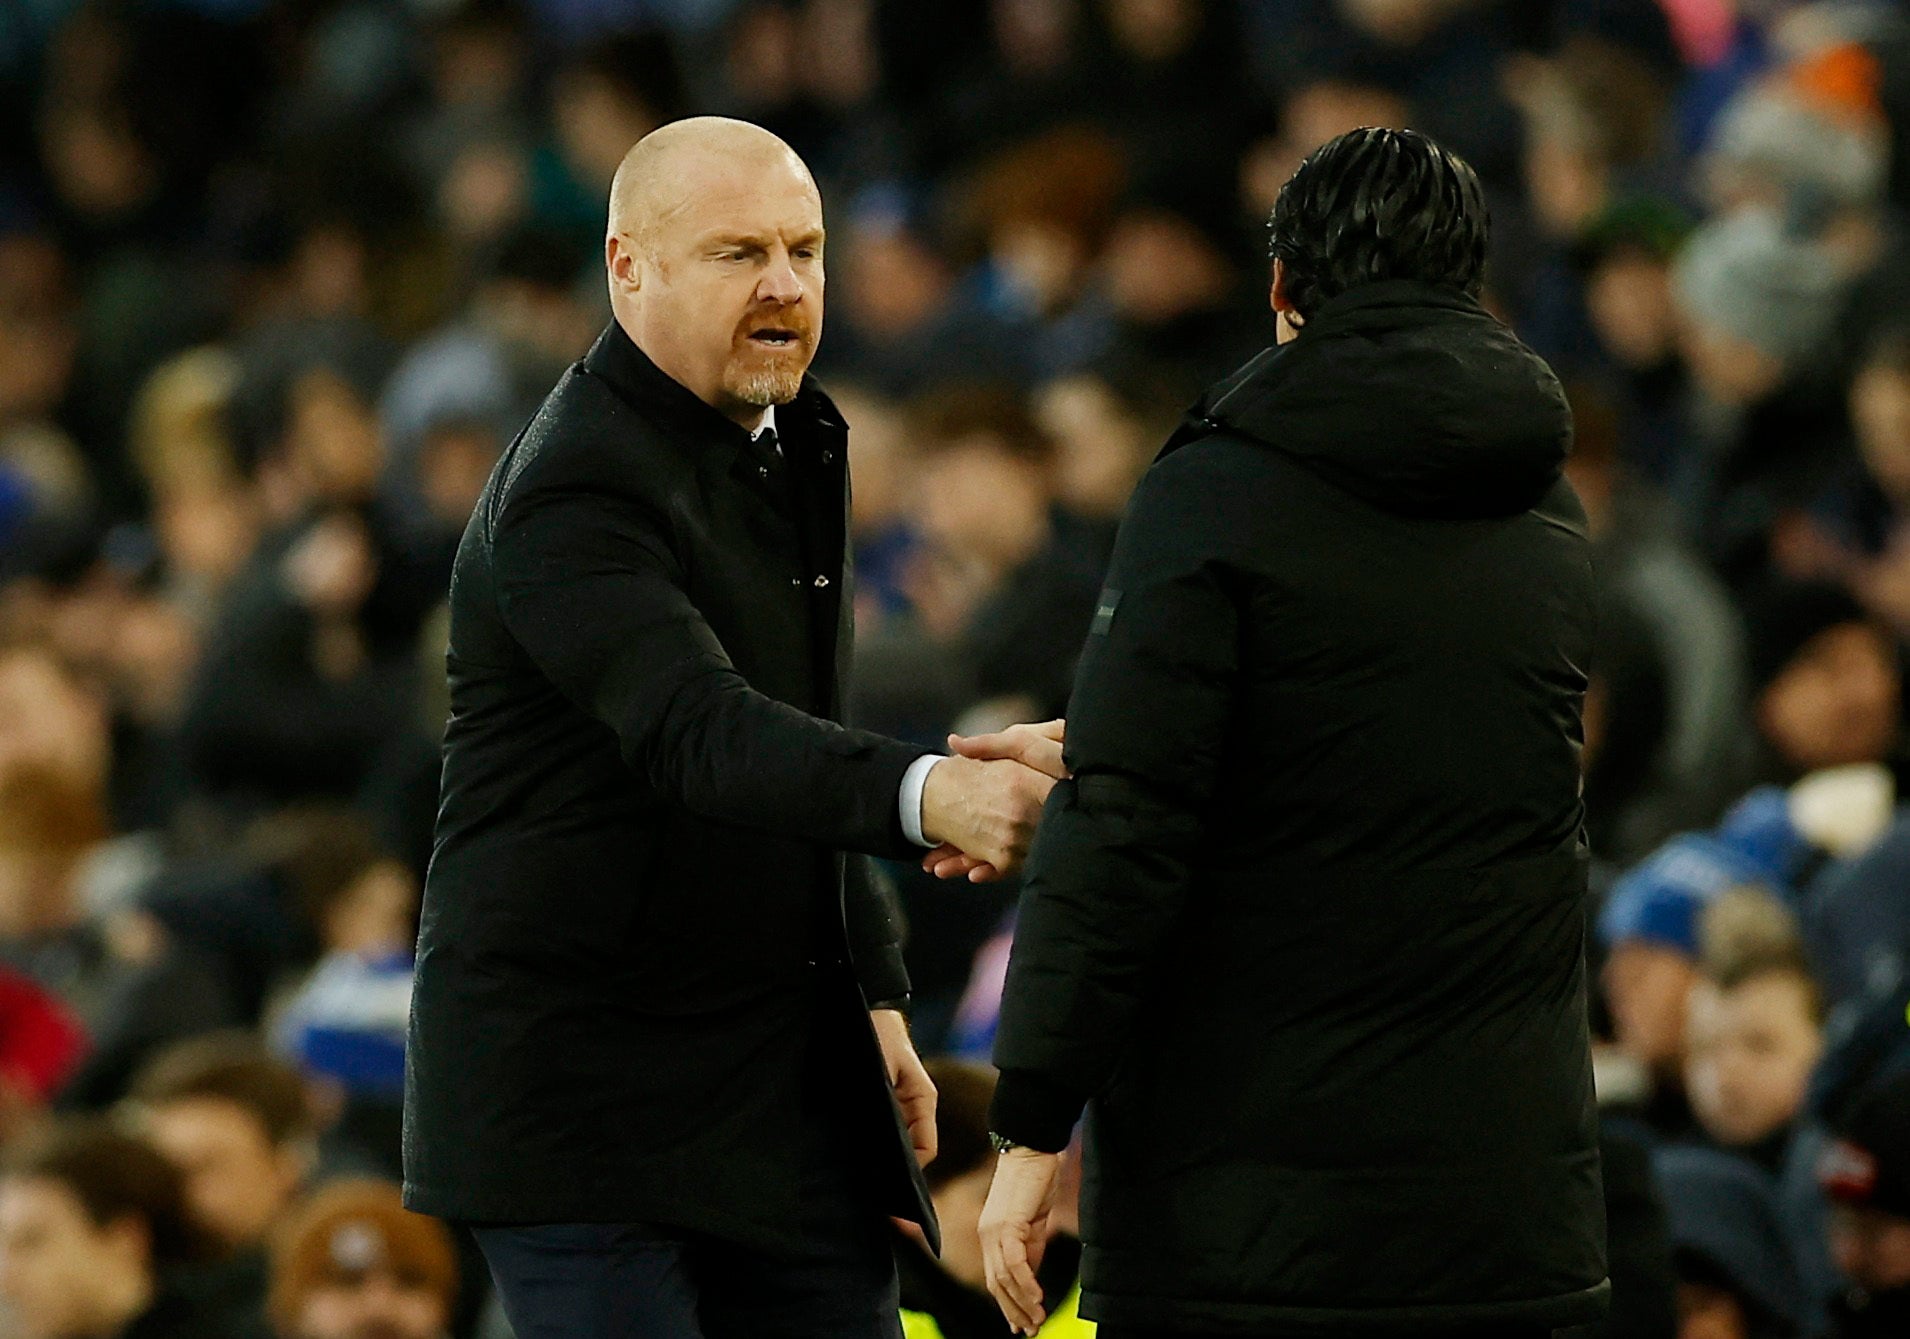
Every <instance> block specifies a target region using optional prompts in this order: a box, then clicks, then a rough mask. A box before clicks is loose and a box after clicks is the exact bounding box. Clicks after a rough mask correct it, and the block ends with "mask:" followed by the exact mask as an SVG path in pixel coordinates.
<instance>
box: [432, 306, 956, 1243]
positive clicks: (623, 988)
mask: <svg viewBox="0 0 1910 1339" xmlns="http://www.w3.org/2000/svg"><path fill="white" fill-rule="evenodd" d="M777 426H778V431H779V434H780V437H781V441H782V445H783V453H782V455H781V457H778V456H777V455H776V454H775V453H773V452H772V451H769V450H767V449H765V448H763V447H762V445H761V444H759V443H754V442H752V441H751V440H750V437H749V434H748V433H746V432H745V431H744V430H743V429H742V428H740V427H738V426H737V425H736V424H735V423H733V422H731V421H729V420H728V419H726V418H724V417H723V416H722V415H720V414H718V413H717V412H716V411H715V410H713V409H711V408H710V407H709V406H707V405H705V404H704V403H703V402H702V401H700V400H698V399H697V398H696V397H695V396H694V395H692V394H691V393H690V392H689V391H688V390H686V389H685V388H684V387H683V386H681V385H679V384H678V383H677V382H675V381H673V380H671V379H670V378H669V377H668V376H666V375H665V374H664V373H663V372H661V371H660V370H658V368H657V367H656V366H655V365H654V364H652V363H651V362H650V361H649V360H648V359H647V358H646V357H645V356H644V355H643V354H642V353H641V352H640V351H639V350H638V349H637V348H636V346H635V345H634V344H633V343H631V341H630V340H629V338H628V337H627V336H626V335H625V334H624V333H623V331H622V330H621V329H620V328H619V327H617V326H616V325H614V324H613V325H612V326H611V327H610V328H609V329H608V330H606V331H605V332H604V334H603V335H602V337H600V338H599V339H598V341H597V343H596V344H595V346H594V347H593V348H592V349H591V351H590V353H589V354H588V355H587V356H586V357H585V358H584V359H583V361H582V362H580V363H578V364H577V365H576V366H574V367H572V368H571V369H570V370H569V371H568V372H567V373H566V374H565V375H564V377H563V379H562V380H561V381H560V382H559V383H558V385H557V387H556V389H555V390H553V391H552V392H551V394H550V396H549V398H548V399H547V400H546V401H545V402H544V404H543V407H542V408H541V409H540V410H539V411H538V413H537V415H536V416H535V417H534V418H533V419H532V420H531V422H530V423H529V425H528V426H526V427H525V429H524V431H523V432H522V433H521V434H520V435H519V437H518V438H517V440H516V441H515V442H513V443H512V444H511V446H510V448H509V449H508V450H507V451H506V452H505V453H504V455H503V457H502V458H501V459H500V460H499V462H498V465H497V468H496V470H495V471H494V472H493V474H492V476H491V480H490V482H489V484H488V485H487V486H486V488H485V490H484V494H483V497H482V499H481V500H480V502H479V503H478V506H477V509H476V512H475V514H474V515H473V516H472V518H471V522H470V525H469V527H468V528H467V530H466V532H465V535H464V540H463V543H462V545H461V546H460V548H459V551H458V558H457V565H456V569H455V572H454V575H453V577H452V583H451V645H450V654H449V660H448V666H449V672H450V680H451V720H450V724H449V727H448V729H447V731H446V735H445V742H444V782H443V796H442V802H441V806H440V810H439V815H438V827H437V840H436V846H435V850H434V853H433V857H432V862H431V869H430V874H429V876H428V878H427V880H426V886H425V895H424V915H423V924H422V929H421V932H420V936H419V944H418V970H417V985H416V990H415V995H414V999H413V1006H412V1023H411V1037H410V1046H409V1048H408V1052H407V1075H406V1094H405V1099H406V1100H405V1175H406V1200H407V1203H409V1204H410V1205H411V1206H412V1207H413V1208H415V1209H419V1210H422V1211H425V1212H429V1213H434V1214H438V1215H440V1216H443V1217H447V1218H455V1219H462V1220H466V1221H472V1222H507V1221H508V1222H562V1221H600V1222H602V1221H610V1222H649V1223H663V1224H669V1225H673V1226H680V1227H685V1228H690V1229H695V1230H701V1231H708V1232H713V1233H717V1234H720V1235H723V1236H725V1237H727V1238H730V1239H733V1240H737V1241H743V1242H755V1243H763V1244H771V1243H775V1242H778V1241H783V1240H787V1239H788V1238H789V1236H790V1234H791V1233H793V1231H794V1223H795V1218H796V1197H797V1174H798V1164H799V1157H798V1135H799V1130H798V1125H799V1121H798V1119H797V1112H798V1111H799V1110H800V1109H801V1107H800V1103H801V1102H802V1101H803V1100H804V1092H805V1083H807V1084H808V1089H809V1091H810V1092H811V1093H812V1094H813V1092H814V1091H815V1090H816V1089H817V1088H818V1087H825V1088H826V1089H827V1090H828V1092H829V1093H830V1094H831V1095H832V1098H833V1101H832V1103H831V1105H832V1106H833V1108H834V1112H833V1116H834V1118H835V1119H838V1120H839V1121H840V1124H841V1130H842V1139H843V1142H844V1146H845V1147H846V1148H848V1149H850V1150H851V1152H852V1155H853V1157H854V1159H855V1160H856V1161H857V1162H859V1163H860V1165H861V1169H862V1170H863V1171H864V1172H866V1173H867V1176H868V1178H869V1179H870V1180H871V1182H872V1183H873V1184H874V1185H875V1186H876V1187H877V1188H878V1192H879V1194H880V1196H881V1198H882V1201H883V1207H884V1208H886V1209H887V1210H888V1211H889V1212H891V1213H897V1214H902V1215H905V1216H908V1217H912V1218H916V1219H918V1220H923V1221H932V1215H931V1214H930V1213H929V1212H928V1210H927V1208H926V1195H925V1193H923V1191H922V1189H921V1182H920V1173H919V1171H918V1170H917V1169H916V1168H915V1163H914V1158H913V1156H912V1154H910V1153H909V1151H908V1148H907V1141H906V1136H905V1135H904V1134H903V1133H902V1132H901V1130H900V1126H899V1121H898V1118H897V1116H896V1113H895V1104H894V1102H893V1099H892V1098H891V1097H890V1096H889V1095H888V1084H887V1079H886V1075H885V1074H884V1072H883V1069H882V1065H881V1059H880V1051H879V1048H878V1047H877V1045H876V1042H875V1039H874V1034H873V1031H872V1029H871V1028H870V1025H869V1020H868V1015H867V1011H866V1002H865V1001H867V1000H877V1001H880V1000H884V999H889V998H892V997H895V996H899V995H902V994H905V993H906V992H907V989H908V978H907V976H906V974H905V972H904V970H903V967H902V959H901V953H900V949H899V946H898V938H897V930H896V926H895V924H894V922H893V920H892V918H891V916H890V914H889V912H888V910H887V905H886V904H885V903H884V902H883V901H882V899H881V898H880V897H879V896H878V893H877V890H876V887H875V885H874V882H873V876H872V873H871V871H870V869H869V866H868V861H867V860H866V859H865V858H863V857H862V856H855V857H852V858H850V859H848V860H847V861H846V862H845V858H844V856H843V854H842V853H843V851H844V850H848V851H856V852H867V853H872V854H877V855H893V856H902V855H905V854H908V853H909V852H910V851H911V850H912V849H913V848H912V847H910V845H909V844H908V842H907V841H906V840H905V838H904V837H903V835H902V831H901V822H900V815H899V812H898V806H897V794H898V790H899V787H900V784H901V779H902V774H903V772H904V771H906V770H907V768H908V766H909V764H910V763H911V762H912V761H913V760H914V759H915V757H916V756H917V755H918V753H919V750H917V749H915V748H912V747H910V746H908V745H905V744H901V743H898V742H896V741H894V740H890V739H885V738H882V737H880V736H877V735H871V734H865V733H861V732H858V731H854V730H849V729H845V728H844V727H843V726H841V725H839V724H837V723H836V722H835V721H834V720H832V719H831V718H832V717H834V716H836V715H838V714H839V713H840V710H841V704H842V701H843V695H844V694H843V687H844V685H843V674H844V669H845V667H846V666H847V664H848V661H849V652H850V640H851V617H852V609H853V604H852V600H851V599H850V592H849V585H850V571H849V567H848V560H847V547H846V542H845V536H846V530H847V526H846V516H847V502H848V476H847V469H846V462H845V459H844V453H845V446H846V441H847V429H846V428H845V427H844V425H843V423H842V421H841V419H840V417H839V416H838V415H837V413H836V411H835V408H834V406H833V405H831V404H830V402H829V400H828V398H827V397H826V396H824V395H823V394H822V393H821V392H820V391H819V390H817V389H816V388H815V387H814V386H813V385H812V384H806V385H805V386H804V388H803V391H802V393H801V394H800V395H799V396H798V397H797V399H796V400H794V401H793V402H791V403H790V404H788V405H785V406H782V407H781V408H779V410H778V411H777ZM845 873H846V876H847V877H845ZM824 1075H827V1078H826V1080H825V1079H823V1078H822V1077H821V1076H824Z"/></svg>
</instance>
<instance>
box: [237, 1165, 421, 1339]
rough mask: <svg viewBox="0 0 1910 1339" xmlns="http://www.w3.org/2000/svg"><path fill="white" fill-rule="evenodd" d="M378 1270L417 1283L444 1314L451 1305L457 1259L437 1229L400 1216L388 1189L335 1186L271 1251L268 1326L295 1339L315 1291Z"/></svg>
mask: <svg viewBox="0 0 1910 1339" xmlns="http://www.w3.org/2000/svg"><path fill="white" fill-rule="evenodd" d="M378 1269H385V1270H390V1271H391V1272H393V1273H395V1274H398V1275H399V1276H401V1277H404V1278H408V1279H412V1280H416V1281H418V1282H421V1283H423V1284H424V1285H425V1286H426V1287H428V1288H429V1289H430V1290H431V1291H432V1292H434V1293H436V1294H437V1295H438V1297H439V1298H441V1299H442V1300H443V1302H444V1306H445V1311H446V1313H447V1314H449V1312H450V1310H451V1308H452V1306H453V1305H454V1304H455V1303H456V1301H457V1294H458V1262H457V1254H456V1251H455V1249H454V1248H453V1246H452V1243H451V1234H450V1233H449V1232H448V1231H447V1230H446V1229H445V1226H444V1224H442V1223H440V1222H438V1221H437V1220H436V1219H434V1218H426V1217H425V1216H424V1215H422V1214H415V1213H412V1212H411V1211H410V1210H408V1209H406V1208H405V1207H404V1203H403V1200H402V1198H401V1197H400V1195H399V1191H398V1187H397V1186H395V1185H392V1184H391V1183H390V1182H388V1181H377V1180H370V1179H364V1180H358V1179H354V1180H345V1181H335V1182H333V1183H331V1184H330V1185H327V1186H325V1187H324V1188H322V1189H321V1190H319V1191H318V1192H317V1193H316V1194H314V1195H313V1196H312V1197H311V1198H310V1199H308V1200H307V1201H306V1202H305V1204H304V1205H303V1206H302V1207H301V1208H300V1209H299V1210H298V1211H297V1212H296V1213H295V1214H294V1215H293V1217H292V1219H291V1221H289V1222H288V1223H287V1224H286V1225H285V1228H284V1230H283V1231H282V1232H281V1233H280V1235H279V1237H278V1239H277V1241H276V1243H275V1244H274V1248H273V1252H272V1288H271V1295H270V1300H269V1310H270V1312H271V1315H272V1319H273V1321H274V1322H275V1323H276V1324H277V1326H278V1328H279V1330H280V1332H281V1333H285V1334H292V1333H296V1332H297V1321H298V1314H299V1312H300V1310H301V1309H302V1308H303V1307H304V1305H305V1301H306V1299H307V1298H308V1297H309V1296H310V1295H311V1294H312V1293H313V1292H314V1291H315V1290H317V1289H319V1288H322V1287H327V1286H334V1287H335V1286H340V1285H343V1286H350V1285H351V1284H353V1283H355V1282H356V1281H357V1280H359V1279H361V1278H363V1277H364V1276H365V1275H367V1274H369V1273H371V1272H372V1271H373V1270H378Z"/></svg>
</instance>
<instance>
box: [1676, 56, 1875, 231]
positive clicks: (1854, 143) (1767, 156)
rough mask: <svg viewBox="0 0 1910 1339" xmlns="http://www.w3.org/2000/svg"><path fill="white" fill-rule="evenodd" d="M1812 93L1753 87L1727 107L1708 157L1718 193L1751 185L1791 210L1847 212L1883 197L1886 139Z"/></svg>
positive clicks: (1709, 175)
mask: <svg viewBox="0 0 1910 1339" xmlns="http://www.w3.org/2000/svg"><path fill="white" fill-rule="evenodd" d="M1812 91H1813V90H1811V89H1810V88H1808V87H1797V86H1787V85H1785V84H1754V85H1752V86H1751V87H1749V88H1747V89H1745V90H1744V91H1743V92H1741V93H1739V94H1738V95H1737V96H1736V97H1735V98H1733V99H1732V100H1731V101H1730V102H1729V103H1728V104H1727V105H1726V106H1725V108H1724V111H1723V112H1722V113H1720V114H1719V116H1718V120H1717V123H1716V125H1715V126H1714V128H1713V129H1712V132H1711V141H1710V143H1709V144H1708V145H1707V146H1706V148H1705V153H1704V170H1705V174H1706V176H1707V178H1708V179H1709V181H1710V183H1711V185H1712V188H1713V189H1714V191H1721V192H1728V191H1729V190H1730V188H1731V186H1732V185H1733V184H1734V183H1737V182H1746V183H1752V184H1755V185H1761V186H1765V187H1767V188H1771V189H1774V190H1775V191H1776V192H1777V193H1778V194H1779V196H1781V198H1782V199H1783V201H1784V202H1785V204H1786V206H1787V207H1788V206H1793V205H1800V204H1801V205H1805V206H1819V207H1821V206H1829V207H1832V208H1836V207H1848V206H1853V205H1863V204H1869V203H1872V202H1874V201H1876V200H1878V199H1879V198H1880V197H1881V196H1882V194H1883V185H1884V176H1885V172H1886V170H1887V167H1888V161H1889V160H1888V151H1887V147H1886V144H1885V141H1884V138H1883V136H1882V135H1881V134H1879V133H1877V132H1876V130H1875V129H1874V128H1872V127H1871V126H1868V125H1865V124H1863V123H1861V122H1858V121H1856V120H1854V119H1853V118H1851V117H1850V116H1849V115H1848V114H1840V112H1841V109H1840V108H1834V107H1831V106H1827V105H1823V104H1821V103H1820V102H1819V101H1818V100H1817V99H1816V98H1814V97H1813V96H1811V93H1812Z"/></svg>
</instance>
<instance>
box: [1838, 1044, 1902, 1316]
mask: <svg viewBox="0 0 1910 1339" xmlns="http://www.w3.org/2000/svg"><path fill="white" fill-rule="evenodd" d="M1838 1136H1839V1138H1838V1140H1837V1142H1836V1143H1835V1144H1833V1145H1832V1146H1831V1147H1830V1149H1829V1151H1828V1152H1827V1153H1826V1154H1825V1156H1824V1160H1823V1162H1822V1164H1821V1165H1820V1168H1819V1174H1820V1177H1821V1179H1822V1181H1823V1186H1824V1191H1825V1193H1826V1194H1827V1195H1829V1196H1830V1198H1831V1200H1832V1203H1833V1209H1832V1219H1831V1233H1830V1244H1831V1252H1832V1254H1833V1256H1834V1257H1835V1258H1836V1261H1837V1265H1838V1267H1839V1268H1840V1269H1841V1270H1842V1271H1843V1276H1844V1281H1845V1284H1846V1285H1847V1286H1846V1289H1845V1291H1844V1292H1843V1294H1842V1295H1841V1296H1839V1297H1838V1299H1837V1300H1836V1303H1835V1306H1834V1312H1835V1321H1836V1326H1835V1333H1836V1335H1837V1339H1884V1336H1886V1335H1900V1334H1902V1333H1903V1332H1904V1327H1905V1325H1906V1324H1910V1075H1906V1074H1903V1073H1898V1074H1896V1075H1895V1076H1893V1077H1888V1078H1884V1079H1881V1080H1879V1081H1877V1082H1876V1083H1874V1084H1873V1085H1872V1086H1871V1087H1870V1088H1868V1089H1867V1090H1866V1091H1865V1092H1863V1093H1862V1094H1860V1095H1859V1096H1858V1098H1857V1100H1856V1102H1855V1103H1854V1104H1853V1106H1852V1108H1851V1110H1850V1111H1849V1113H1848V1114H1847V1115H1846V1116H1845V1118H1844V1119H1843V1120H1842V1121H1841V1122H1839V1125H1838Z"/></svg>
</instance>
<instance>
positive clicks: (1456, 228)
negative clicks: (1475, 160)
mask: <svg viewBox="0 0 1910 1339" xmlns="http://www.w3.org/2000/svg"><path fill="white" fill-rule="evenodd" d="M1490 227H1491V218H1490V215H1489V214H1488V212H1487V209H1486V201H1485V194H1484V192H1483V191H1482V190H1481V189H1480V187H1479V178H1478V175H1477V174H1476V173H1474V172H1473V170H1472V168H1471V167H1470V166H1469V165H1468V164H1467V163H1466V161H1465V160H1464V159H1463V158H1460V157H1459V156H1458V155H1457V154H1454V153H1449V152H1447V151H1446V150H1445V149H1442V148H1440V147H1439V146H1438V145H1437V144H1435V143H1433V142H1432V141H1431V140H1429V139H1427V138H1426V137H1425V136H1424V135H1421V134H1418V133H1416V132H1414V131H1411V130H1377V129H1372V128H1366V129H1361V130H1350V131H1348V132H1347V133H1346V134H1344V135H1341V136H1339V137H1338V138H1336V139H1330V140H1328V141H1327V142H1326V143H1325V144H1322V145H1321V146H1320V147H1319V148H1317V149H1315V150H1314V151H1313V152H1312V153H1310V154H1308V155H1307V158H1306V161H1305V162H1303V163H1301V164H1300V166H1299V168H1298V169H1297V170H1296V171H1295V172H1294V174H1293V176H1292V177H1291V178H1289V179H1288V181H1287V184H1286V185H1285V186H1283V187H1281V189H1280V198H1279V199H1278V200H1276V201H1275V202H1274V206H1273V217H1272V218H1271V219H1270V220H1269V221H1268V228H1269V230H1270V232H1271V233H1272V241H1271V246H1270V248H1269V250H1270V252H1271V254H1272V256H1273V257H1274V258H1275V259H1277V260H1279V261H1281V262H1282V263H1283V264H1284V265H1285V266H1286V278H1285V282H1284V284H1283V289H1284V291H1285V293H1286V296H1287V298H1288V300H1289V301H1291V302H1292V303H1293V305H1294V307H1295V308H1296V309H1297V310H1298V311H1299V313H1300V315H1301V316H1302V317H1307V316H1311V315H1312V314H1313V312H1314V311H1315V309H1317V308H1318V307H1319V305H1320V304H1321V303H1322V302H1325V301H1326V300H1327V299H1329V298H1333V297H1337V296H1339V295H1340V294H1341V293H1344V292H1346V291H1347V290H1348V289H1353V288H1358V287H1359V286H1360V285H1362V284H1369V283H1375V282H1377V281H1379V280H1382V279H1416V280H1418V281H1420V282H1421V283H1428V284H1436V285H1439V286H1441V287H1446V288H1453V289H1457V290H1459V291H1460V292H1463V293H1466V294H1469V295H1471V296H1474V297H1477V296H1478V293H1479V288H1480V284H1481V283H1482V282H1483V280H1484V277H1485V265H1486V236H1487V233H1488V231H1489V230H1490Z"/></svg>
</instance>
